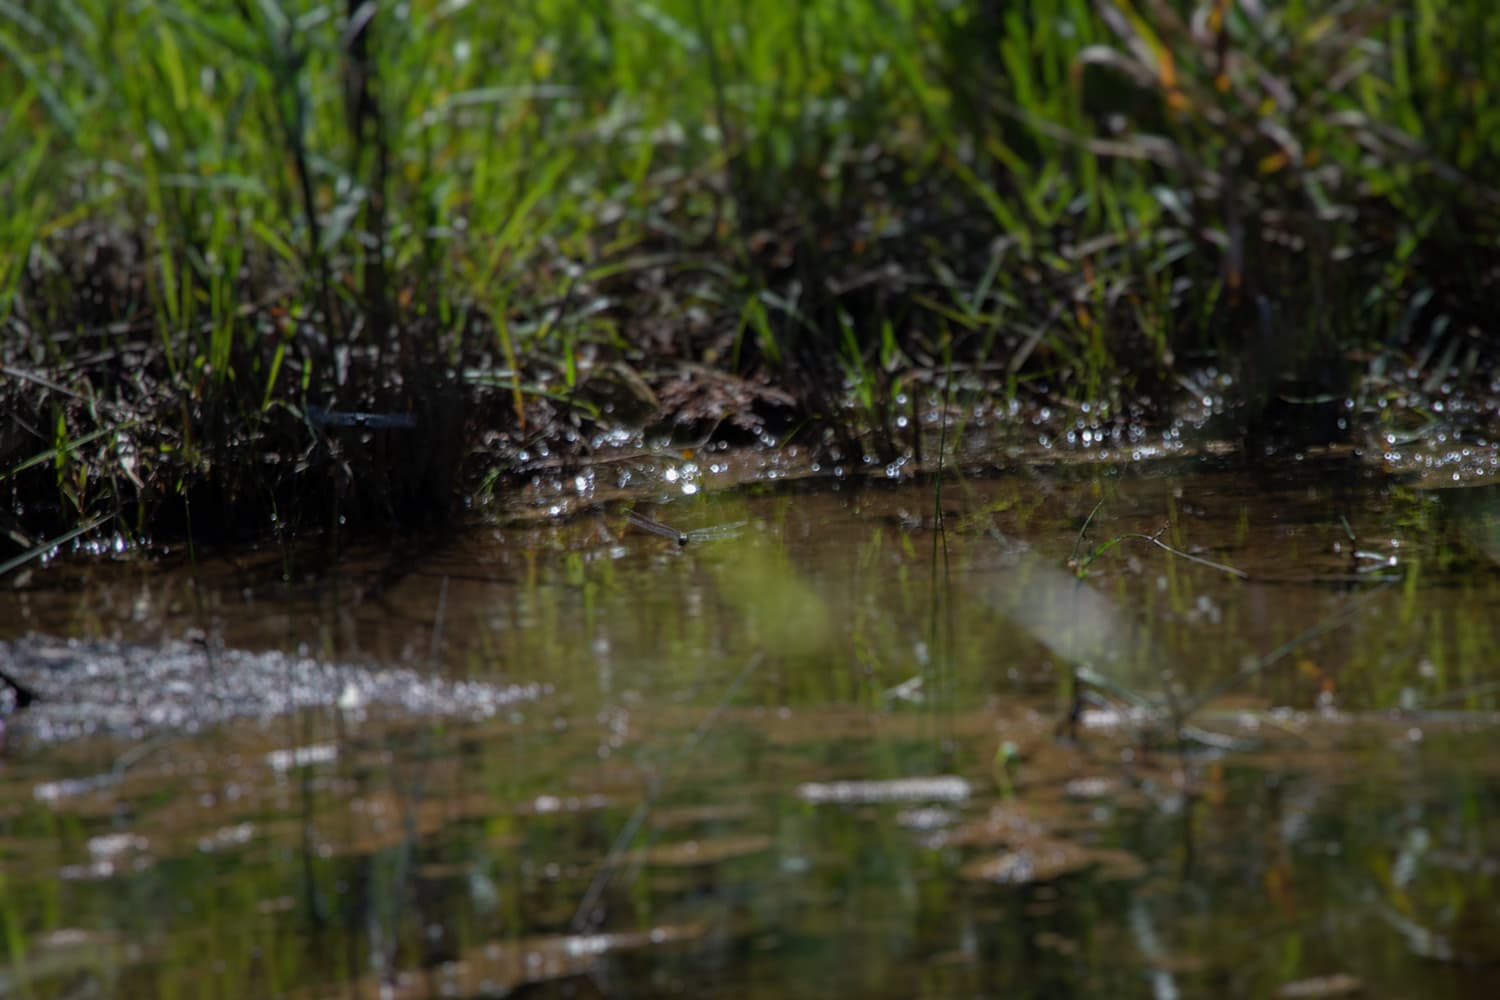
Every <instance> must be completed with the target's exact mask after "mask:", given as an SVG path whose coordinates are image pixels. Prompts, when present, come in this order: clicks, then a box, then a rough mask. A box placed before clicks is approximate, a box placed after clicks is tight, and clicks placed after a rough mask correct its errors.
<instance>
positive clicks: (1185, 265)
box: [0, 0, 1500, 537]
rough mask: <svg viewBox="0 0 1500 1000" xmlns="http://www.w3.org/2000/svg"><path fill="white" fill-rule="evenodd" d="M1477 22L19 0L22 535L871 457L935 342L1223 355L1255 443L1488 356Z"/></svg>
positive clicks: (10, 62) (1153, 377)
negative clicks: (751, 441) (614, 456)
mask: <svg viewBox="0 0 1500 1000" xmlns="http://www.w3.org/2000/svg"><path fill="white" fill-rule="evenodd" d="M1497 22H1500V18H1497V15H1496V14H1495V13H1493V12H1492V11H1491V9H1490V6H1489V5H1488V4H1486V3H1485V2H1484V0H1418V2H1415V3H1406V4H1396V3H1394V2H1391V3H1381V2H1375V3H1369V4H1358V5H1342V6H1335V7H1325V6H1323V5H1315V4H1305V3H1300V2H1293V0H1286V2H1280V3H1273V2H1270V0H1199V2H1186V0H1022V2H1017V3H1010V4H1000V5H996V4H991V3H983V2H979V0H957V2H953V3H947V4H940V5H934V4H927V3H919V2H916V0H847V2H844V3H839V4H785V3H779V2H774V0H745V2H743V3H739V4H732V5H726V4H712V3H708V2H706V0H654V2H641V3H633V4H624V5H622V4H600V3H594V2H585V0H536V2H533V3H529V4H524V5H504V4H478V3H472V4H463V3H439V2H435V0H428V2H416V3H397V2H395V0H347V2H344V3H338V2H326V3H318V2H312V0H235V2H232V3H208V2H206V0H175V2H169V0H137V2H135V3H131V4H127V5H120V4H117V3H112V2H106V0H56V2H53V3H47V4H27V3H17V2H8V3H0V93H3V94H5V95H7V96H6V97H5V99H4V104H3V107H0V193H3V195H4V197H5V199H6V204H7V205H8V206H11V210H10V211H8V212H7V213H6V218H4V219H3V220H0V322H3V324H4V334H5V336H4V340H3V352H4V354H3V360H4V365H5V368H4V374H3V378H4V383H3V390H0V391H3V393H4V396H5V402H6V406H7V409H8V410H10V411H11V412H12V414H13V416H12V418H11V420H10V422H9V424H8V425H7V426H6V427H5V428H4V430H3V432H0V433H3V436H0V476H4V480H3V481H4V482H5V483H7V484H9V489H10V491H11V493H12V494H13V497H14V501H15V502H14V503H13V504H12V506H13V507H15V508H17V509H19V510H20V512H21V513H20V515H18V516H19V518H20V520H19V521H18V522H17V526H16V531H17V532H18V533H19V534H20V535H21V536H22V537H26V536H30V535H36V534H38V533H42V534H45V533H47V532H60V531H61V530H65V529H66V528H68V527H71V526H74V525H76V524H78V523H83V522H84V521H86V520H88V519H90V518H93V517H98V516H101V515H113V516H114V517H115V523H116V524H118V525H121V526H123V527H125V528H128V529H131V530H135V531H140V532H146V531H149V530H156V531H161V532H168V533H170V531H171V530H173V529H174V527H180V526H181V524H182V523H183V521H184V518H185V517H186V516H187V512H188V511H189V510H190V509H191V510H194V511H196V512H197V523H198V524H199V525H200V526H201V525H203V524H204V523H209V524H217V525H219V526H220V527H221V528H222V529H223V530H225V531H226V532H228V533H231V534H243V535H251V536H254V535H257V534H260V533H263V532H264V531H266V530H267V529H268V526H270V525H271V524H272V523H273V518H274V524H275V525H277V526H278V527H281V528H284V527H286V526H289V525H290V526H338V525H357V524H364V525H374V524H389V523H392V522H394V523H401V524H415V523H422V522H426V521H433V520H440V519H442V518H443V517H444V516H445V515H446V514H448V513H449V512H451V511H452V510H454V509H455V503H454V501H455V498H456V497H458V496H461V495H463V494H464V493H466V492H470V491H472V490H473V489H474V488H475V485H476V484H477V483H480V482H496V481H503V473H504V472H505V470H506V469H508V468H513V467H515V466H516V465H517V464H518V463H519V461H520V460H519V458H518V456H519V455H520V454H521V453H523V452H525V453H530V452H531V451H532V450H533V448H534V446H544V447H547V448H549V449H550V448H560V449H562V450H564V451H566V452H569V453H572V454H576V455H583V454H585V453H587V452H588V451H589V450H590V448H591V447H592V444H593V442H594V439H595V438H596V436H597V434H598V432H599V430H600V429H601V428H603V427H604V426H605V425H608V424H626V425H630V426H636V427H639V426H659V427H661V428H663V429H671V428H674V427H675V428H682V429H683V430H684V431H685V432H687V433H691V434H692V435H694V436H701V435H703V434H707V433H711V432H716V433H719V434H746V435H754V436H758V437H762V438H768V437H769V436H770V432H776V433H778V434H779V433H781V432H784V431H788V430H793V429H795V428H798V427H801V428H803V429H804V430H803V433H804V434H808V433H812V432H809V431H808V430H807V428H810V427H817V428H821V430H819V431H817V432H816V433H817V434H822V435H825V436H826V437H825V439H824V443H826V444H827V445H828V446H829V447H830V448H832V449H834V450H836V451H837V452H839V453H840V454H844V455H848V456H850V457H855V456H858V455H860V454H865V455H867V456H870V457H876V456H879V457H891V456H893V455H895V454H896V453H898V452H899V451H901V450H902V449H903V448H905V447H907V445H906V444H905V443H904V442H903V441H901V440H900V439H899V438H898V437H897V435H895V434H894V433H893V432H892V431H893V427H894V426H895V425H896V423H897V420H898V417H901V416H902V415H904V414H907V413H909V412H910V410H911V408H912V405H913V400H917V399H927V400H935V399H936V397H935V395H934V391H933V388H932V387H933V386H935V385H937V384H938V381H939V378H938V376H937V374H936V373H937V372H938V371H939V370H945V369H947V368H948V367H949V365H950V359H951V366H953V367H954V368H956V369H957V370H958V371H959V372H960V373H961V374H962V375H963V377H962V378H961V379H959V383H958V384H959V385H960V386H962V387H965V390H966V391H969V392H973V391H981V392H1009V393H1012V394H1020V395H1030V396H1034V397H1037V398H1051V397H1055V396H1059V395H1060V396H1064V397H1067V398H1070V399H1075V400H1080V399H1088V400H1094V401H1099V402H1101V403H1103V404H1105V406H1106V410H1105V412H1109V413H1114V414H1116V415H1122V414H1125V413H1127V412H1128V413H1133V414H1136V415H1141V414H1149V413H1150V412H1152V411H1153V409H1154V408H1156V407H1159V406H1160V405H1161V404H1162V403H1163V402H1164V401H1165V400H1166V399H1167V396H1168V395H1169V393H1170V392H1171V391H1173V390H1172V387H1173V386H1174V385H1175V384H1176V383H1177V382H1178V381H1180V380H1181V378H1182V376H1183V375H1184V374H1185V373H1188V372H1189V371H1190V370H1191V369H1192V368H1193V367H1197V366H1213V367H1216V368H1217V369H1219V370H1220V371H1223V372H1229V373H1232V374H1233V375H1234V376H1235V377H1236V379H1237V384H1238V385H1239V386H1240V389H1239V391H1240V395H1241V399H1242V415H1243V418H1244V423H1245V424H1246V426H1247V427H1250V426H1252V425H1255V424H1257V423H1264V422H1267V421H1269V420H1271V419H1273V418H1272V417H1271V416H1269V414H1272V413H1273V411H1274V410H1275V408H1276V403H1277V400H1278V399H1284V398H1287V397H1293V396H1315V395H1318V394H1337V395H1342V394H1346V393H1352V392H1353V387H1354V385H1355V384H1356V383H1358V384H1360V385H1362V386H1363V387H1364V388H1366V389H1370V388H1373V389H1374V390H1375V391H1376V392H1377V393H1378V392H1386V393H1389V392H1390V391H1391V385H1392V384H1393V383H1392V381H1391V379H1393V378H1394V375H1393V373H1396V372H1411V371H1415V372H1417V373H1418V375H1419V377H1420V380H1421V384H1423V385H1424V386H1431V387H1437V386H1439V385H1441V384H1443V383H1445V382H1449V381H1457V380H1461V379H1462V378H1464V377H1465V376H1470V377H1472V376H1476V375H1480V374H1484V373H1486V372H1488V371H1489V369H1490V368H1491V367H1492V365H1493V360H1494V358H1493V349H1492V348H1490V347H1489V344H1490V342H1491V340H1492V338H1489V337H1488V336H1487V326H1486V324H1487V323H1488V322H1489V317H1490V316H1492V315H1493V314H1494V310H1493V308H1492V305H1493V303H1492V302H1491V297H1492V294H1493V293H1492V292H1491V289H1492V288H1494V287H1495V283H1494V282H1493V280H1492V278H1493V277H1494V272H1495V270H1496V259H1495V250H1494V245H1495V244H1494V239H1493V235H1494V233H1495V222H1496V205H1497V199H1496V192H1497V190H1500V185H1497V184H1496V177H1495V176H1494V175H1495V172H1496V171H1497V169H1500V168H1497V167H1495V166H1494V164H1495V163H1496V162H1497V160H1496V157H1495V156H1494V154H1495V152H1496V150H1495V149H1494V148H1493V147H1494V146H1495V144H1496V142H1497V141H1500V140H1497V138H1496V136H1497V135H1500V132H1497V130H1496V128H1495V127H1494V126H1495V125H1496V124H1497V123H1495V122H1493V121H1491V118H1493V117H1494V116H1495V115H1496V114H1500V111H1497V110H1496V107H1497V106H1500V105H1497V102H1496V101H1495V99H1494V95H1495V94H1496V85H1497V75H1500V69H1496V68H1495V66H1494V64H1493V60H1489V59H1488V58H1487V57H1486V53H1487V52H1488V51H1489V50H1490V43H1491V42H1492V41H1495V40H1497V39H1496V36H1497V34H1500V23H1497ZM950 375H951V373H950ZM950 375H945V376H943V377H942V381H943V384H947V382H948V379H949V377H950ZM1095 412H1099V411H1095ZM816 417H823V418H826V419H825V420H823V421H822V422H813V421H810V420H809V419H808V418H816Z"/></svg>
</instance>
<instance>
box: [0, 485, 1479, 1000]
mask: <svg viewBox="0 0 1500 1000" xmlns="http://www.w3.org/2000/svg"><path fill="white" fill-rule="evenodd" d="M657 499H658V500H661V501H663V502H658V503H653V504H646V503H637V504H634V505H633V510H634V511H635V512H636V514H637V515H643V516H646V517H651V518H654V519H656V520H658V521H661V522H663V523H666V524H669V525H670V526H671V527H672V528H673V529H674V530H677V531H680V532H682V533H685V534H686V536H687V541H686V543H685V544H679V542H678V540H677V539H674V538H668V537H664V536H663V535H662V534H659V533H652V532H649V531H644V530H641V528H640V527H639V526H638V524H632V523H631V520H630V519H629V518H628V517H627V515H626V506H622V505H621V504H619V503H614V502H611V503H600V504H597V505H595V506H592V507H590V506H588V505H586V504H585V505H579V504H573V505H572V507H573V508H575V512H574V513H572V514H571V515H569V516H566V517H559V518H549V519H546V520H543V521H541V522H540V523H529V524H517V525H515V526H512V527H483V528H476V529H473V530H472V531H469V532H466V533H465V534H463V535H461V536H460V537H457V538H454V539H451V540H447V541H444V542H411V543H407V544H403V545H399V546H393V547H391V548H385V549H378V550H376V549H362V550H352V551H346V552H344V553H342V554H341V555H339V556H337V557H334V556H330V555H329V554H328V552H327V551H326V550H323V549H317V548H313V547H286V548H277V547H270V548H266V549H263V550H258V551H254V552H247V553H237V554H234V555H232V556H227V557H216V558H209V557H201V558H199V559H197V560H189V559H188V558H187V555H186V554H185V553H175V554H169V555H168V556H166V557H165V558H161V559H157V560H149V561H148V560H141V559H133V560H126V561H120V562H109V563H100V562H98V561H94V562H85V561H79V560H68V559H63V560H59V561H58V562H55V563H53V564H52V565H50V566H48V567H46V568H44V569H40V570H37V571H34V572H33V573H32V574H30V576H29V578H28V579H26V580H25V582H24V584H23V585H21V586H18V587H12V588H10V589H8V590H6V591H5V592H4V593H3V594H0V639H11V640H15V639H24V637H26V636H32V637H38V636H48V637H84V638H87V637H93V638H107V639H111V640H120V641H124V642H142V643H148V644H159V643H162V642H164V641H168V640H176V639H180V638H182V637H183V636H191V635H199V636H202V637H204V638H206V643H205V644H204V647H203V648H204V649H205V664H209V663H211V662H212V656H211V653H212V651H213V650H214V649H221V648H227V649H234V650H248V651H265V650H271V651H282V652H287V653H299V654H304V655H307V656H311V657H314V658H316V659H317V660H318V661H319V662H326V663H327V664H330V665H337V664H353V665H358V666H360V667H361V668H364V669H371V670H380V669H402V670H413V671H419V672H422V673H423V675H424V676H430V677H433V678H435V679H441V680H442V681H444V682H445V683H447V682H453V683H458V682H473V683H483V684H486V685H492V686H494V687H495V688H497V689H498V688H500V687H502V686H503V687H504V688H505V689H507V690H509V689H512V688H516V689H524V690H527V691H534V692H535V693H536V694H535V697H527V698H525V699H519V700H516V701H513V702H509V701H507V702H505V703H504V704H503V705H502V706H500V707H495V708H491V709H488V710H486V711H483V712H464V711H446V710H442V711H434V710H432V709H431V706H430V705H429V706H425V707H422V710H421V711H414V710H403V708H402V707H401V706H400V705H394V706H393V705H382V704H364V703H360V702H358V701H353V702H349V703H345V704H343V707H339V700H338V699H333V704H330V705H329V706H328V707H326V708H324V709H321V710H309V711H301V712H299V713H297V714H294V715H285V714H283V715H278V716H274V717H272V718H269V719H267V718H251V719H240V720H238V721H230V722H212V723H210V724H205V725H202V726H192V725H186V726H184V725H176V726H173V727H161V726H156V727H153V726H151V725H149V724H146V725H142V726H137V727H128V726H126V727H121V726H118V725H116V728H115V729H114V730H113V731H110V732H103V733H99V734H97V735H94V736H90V737H88V738H82V739H78V738H74V739H68V740H61V741H59V740H52V739H48V738H46V732H47V730H46V729H45V727H43V726H40V725H38V724H37V722H36V720H39V719H44V718H45V717H46V715H45V713H46V712H47V711H48V706H47V705H46V704H41V705H38V706H34V707H33V708H28V709H26V710H24V711H22V712H20V713H17V714H15V715H13V716H12V717H11V718H10V719H9V720H8V722H7V726H8V730H7V734H6V740H7V743H6V747H5V750H4V756H3V758H0V788H3V794H0V935H3V942H4V943H3V947H4V949H5V955H6V958H7V963H6V968H5V969H4V971H3V972H0V989H3V990H4V991H5V992H10V993H16V994H18V995H31V996H45V997H61V996H73V995H116V996H142V997H148V996H199V995H217V996H255V997H260V996H275V995H281V996H295V997H324V996H330V997H332V996H340V997H341V996H356V995H357V996H371V997H373V996H400V997H425V996H474V997H478V996H498V995H506V994H508V993H511V992H518V991H523V990H524V991H528V995H535V994H538V993H540V994H543V995H553V994H556V995H568V996H578V995H584V996H605V995H608V996H615V995H620V996H656V995H666V994H679V995H689V996H705V995H717V996H736V997H738V996H744V997H750V996H789V995H790V996H825V995H830V994H837V995H843V994H856V993H857V994H862V995H866V996H872V997H877V996H890V997H908V996H932V997H939V996H989V995H997V994H1004V995H1010V996H1036V997H1056V996H1067V995H1086V996H1109V997H1116V996H1152V997H1167V996H1191V995H1202V994H1203V993H1206V992H1208V991H1210V990H1212V991H1217V992H1219V993H1222V994H1227V995H1234V996H1266V995H1272V994H1275V993H1276V991H1278V990H1280V991H1282V995H1287V996H1297V995H1302V996H1330V995H1341V994H1342V993H1347V992H1350V991H1353V990H1356V989H1363V990H1364V991H1365V993H1366V995H1421V996H1424V997H1465V996H1481V995H1485V996H1488V995H1490V990H1489V988H1488V986H1489V983H1490V982H1491V980H1492V977H1493V974H1494V968H1493V963H1494V962H1496V961H1500V900H1497V888H1500V886H1497V881H1496V875H1497V865H1496V862H1495V861H1494V860H1493V859H1494V858H1495V857H1500V853H1497V850H1496V849H1497V847H1500V830H1497V828H1496V820H1495V818H1494V817H1495V816H1496V814H1497V810H1496V806H1497V792H1500V755H1497V754H1496V753H1495V752H1494V751H1493V749H1492V748H1493V746H1494V744H1495V735H1496V731H1497V720H1500V716H1497V714H1496V712H1497V703H1496V702H1497V693H1500V658H1497V656H1496V642H1497V638H1500V625H1497V623H1500V614H1497V612H1500V608H1497V606H1496V604H1497V598H1500V590H1497V587H1496V574H1495V571H1494V564H1493V562H1492V558H1491V556H1492V553H1494V552H1496V551H1500V546H1497V545H1496V544H1495V542H1494V539H1495V538H1496V537H1500V536H1497V535H1496V533H1495V529H1494V523H1495V522H1494V518H1493V515H1492V514H1491V511H1492V510H1493V509H1494V507H1495V502H1494V501H1495V497H1494V496H1493V495H1492V494H1490V493H1489V491H1487V490H1482V489H1468V490H1458V491H1451V492H1444V493H1434V492H1424V491H1419V490H1416V489H1413V488H1411V487H1409V486H1407V485H1404V484H1403V483H1402V482H1400V481H1399V480H1395V479H1392V478H1389V477H1387V476H1385V475H1383V474H1381V473H1379V472H1378V471H1374V470H1371V469H1369V468H1367V467H1365V466H1362V465H1359V464H1357V463H1354V462H1351V461H1348V460H1343V459H1338V458H1328V459H1325V460H1322V461H1316V462H1314V461H1306V462H1301V463H1288V464H1286V465H1284V466H1280V467H1274V468H1269V469H1263V470H1260V471H1258V472H1256V473H1255V474H1249V473H1246V472H1244V471H1243V470H1240V469H1237V468H1235V467H1232V466H1229V465H1221V464H1213V463H1208V464H1205V463H1203V462H1199V461H1185V460H1184V461H1173V462H1162V463H1156V464H1155V465H1146V464H1137V465H1136V466H1134V467H1103V468H1101V467H1083V468H1061V467H1059V468H1056V469H1052V470H1048V469H1045V468H1043V469H1038V470H1033V471H1029V472H1026V473H1016V474H997V475H994V476H991V477H983V478H968V479H964V480H950V481H947V482H945V483H944V484H943V486H942V490H941V494H940V496H939V495H938V494H937V493H936V491H935V489H934V486H933V484H932V483H930V482H929V483H925V484H921V485H912V484H909V483H908V484H904V485H896V484H888V483H858V482H848V481H846V482H842V483H828V482H821V483H804V484H800V485H790V484H784V485H766V486H759V487H750V488H746V489H741V490H736V491H732V492H728V493H714V492H711V491H709V492H703V493H697V494H695V495H692V496H680V495H679V496H677V497H676V498H675V499H672V500H670V501H667V500H666V499H665V497H664V496H663V497H658V498H657ZM1111 543H1113V544H1111ZM1163 546H1166V548H1164V547H1163ZM31 641H33V642H35V641H37V640H36V639H35V638H33V639H32V640H31ZM80 649H81V650H83V651H86V649H87V647H86V646H83V647H80ZM331 669H333V668H332V667H331ZM214 676H215V675H214V672H213V671H212V670H211V669H209V668H208V667H207V666H205V670H204V673H203V678H202V684H203V686H204V689H205V692H208V693H210V694H211V691H212V688H213V685H214V683H215V680H214ZM128 681H129V683H132V684H136V685H140V686H143V687H144V688H145V690H147V691H149V690H150V688H149V685H150V684H151V683H152V680H151V676H150V674H149V671H147V672H145V673H143V674H142V675H141V676H139V677H135V676H133V677H131V678H129V679H128ZM338 687H339V685H334V689H337V688H338ZM205 696H206V697H207V696H208V694H206V695H205ZM54 697H57V696H54ZM148 700H149V699H148ZM111 718H114V719H117V718H118V717H117V716H111Z"/></svg>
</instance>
